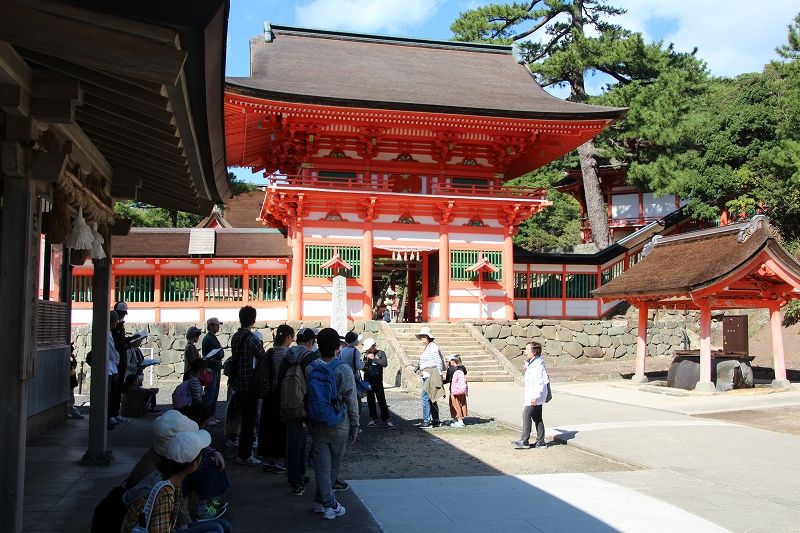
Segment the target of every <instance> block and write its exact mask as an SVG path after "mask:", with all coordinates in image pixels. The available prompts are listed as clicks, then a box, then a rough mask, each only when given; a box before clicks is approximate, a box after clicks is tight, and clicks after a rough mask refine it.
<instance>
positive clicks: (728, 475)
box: [379, 382, 800, 531]
mask: <svg viewBox="0 0 800 533" xmlns="http://www.w3.org/2000/svg"><path fill="white" fill-rule="evenodd" d="M652 387H654V386H653V385H650V386H646V387H638V386H633V385H630V384H626V383H624V382H601V383H571V384H556V385H554V387H553V390H554V393H553V401H552V402H551V403H549V404H548V405H547V406H546V407H545V416H544V419H545V423H546V425H547V428H548V434H549V435H552V436H554V437H555V438H556V439H557V440H559V441H562V442H567V443H569V444H570V445H576V446H579V447H581V448H584V449H586V450H589V451H592V452H594V453H598V454H600V455H603V456H606V457H611V458H614V459H617V460H620V461H623V462H626V463H630V464H634V465H638V466H640V467H642V470H639V471H635V472H615V473H607V474H594V475H593V477H595V478H598V479H602V480H604V481H607V482H610V483H614V484H615V485H616V486H619V487H624V488H627V489H631V490H634V491H636V492H637V493H639V494H642V495H646V496H651V497H653V498H656V499H658V500H660V501H662V502H665V503H668V504H671V505H673V506H675V507H678V508H680V509H683V510H685V511H687V512H690V513H692V514H694V515H696V516H697V517H699V518H702V519H705V520H708V521H710V522H713V523H714V524H717V525H719V526H721V527H723V528H726V529H730V530H732V531H797V524H798V523H800V499H798V498H797V494H800V477H798V476H797V472H798V471H800V437H797V436H792V435H785V434H782V433H776V432H772V431H766V430H762V429H755V428H752V427H746V426H741V425H737V424H732V423H725V422H720V421H715V420H708V419H701V418H696V417H692V416H689V415H687V414H686V413H699V412H704V413H707V412H711V411H714V410H717V411H732V410H737V409H742V408H743V406H747V408H750V409H752V408H768V407H773V406H775V407H777V406H787V405H794V406H800V388H798V387H797V386H796V385H795V388H794V389H793V390H792V391H787V392H780V393H769V394H765V393H758V394H754V393H753V392H751V393H750V396H746V395H744V394H736V393H735V394H724V395H723V394H720V395H711V396H701V395H698V394H686V395H682V396H668V395H666V394H658V393H654V392H653V391H652V390H650V389H651V388H652ZM756 392H759V391H756ZM521 398H522V388H521V387H520V386H518V385H515V384H512V383H504V384H495V383H491V384H489V383H487V384H483V383H476V384H472V385H470V398H469V402H470V409H471V410H472V411H474V412H475V413H480V414H482V415H484V416H489V415H491V416H493V417H494V418H496V419H497V420H498V421H501V422H504V423H508V424H510V425H513V426H517V427H518V426H519V425H520V420H519V417H520V412H521V405H520V403H521ZM755 406H757V407H755ZM523 453H544V454H546V453H547V452H546V451H545V450H542V451H539V450H531V451H524V452H523ZM569 501H570V503H573V504H578V505H580V500H579V499H578V500H576V499H573V498H570V500H569ZM663 520H664V518H663V517H659V519H658V520H657V521H658V522H661V521H663ZM379 521H380V519H379ZM641 526H642V528H644V529H650V528H649V527H645V526H646V524H645V523H642V524H641ZM626 529H628V528H626ZM637 529H638V528H636V527H634V528H632V529H629V530H637Z"/></svg>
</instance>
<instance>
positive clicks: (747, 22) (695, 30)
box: [611, 0, 800, 76]
mask: <svg viewBox="0 0 800 533" xmlns="http://www.w3.org/2000/svg"><path fill="white" fill-rule="evenodd" d="M611 4H612V5H615V6H618V7H622V8H625V9H627V10H628V12H627V13H626V14H624V15H621V16H619V17H616V20H617V21H618V23H619V24H621V25H622V26H623V27H625V28H628V29H631V30H634V31H641V32H642V33H644V34H645V36H646V37H647V38H648V39H654V38H657V37H659V35H650V34H648V31H647V30H648V29H652V28H653V27H654V25H657V23H658V21H659V20H664V19H668V20H672V21H673V22H674V26H673V27H672V31H669V32H667V33H666V34H665V35H664V36H663V40H664V41H665V42H674V43H675V46H676V48H677V49H678V50H681V51H690V50H691V49H692V48H694V47H695V46H696V47H697V48H698V56H699V57H700V58H701V59H703V60H705V61H706V63H708V66H709V68H710V70H711V72H712V73H713V74H715V75H718V76H735V75H737V74H741V73H743V72H756V71H760V70H761V69H762V67H763V66H764V65H765V64H766V63H768V62H769V61H771V60H773V59H775V58H776V54H775V47H777V46H779V45H781V44H784V43H785V42H786V34H787V31H786V26H787V25H788V24H789V23H790V22H791V21H792V19H793V17H794V16H795V15H796V14H797V13H798V11H800V4H798V3H797V0H770V1H769V2H765V3H764V4H760V5H756V4H753V3H752V2H745V1H744V0H734V1H731V0H703V1H702V2H698V1H697V0H670V1H664V0H615V1H612V2H611Z"/></svg>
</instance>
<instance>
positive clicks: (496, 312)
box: [484, 302, 506, 319]
mask: <svg viewBox="0 0 800 533" xmlns="http://www.w3.org/2000/svg"><path fill="white" fill-rule="evenodd" d="M484 309H485V310H486V311H488V316H490V317H491V318H495V319H504V318H505V317H506V314H505V306H504V305H503V304H502V303H500V302H487V303H486V306H485V307H484Z"/></svg>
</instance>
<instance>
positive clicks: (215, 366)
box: [201, 317, 225, 426]
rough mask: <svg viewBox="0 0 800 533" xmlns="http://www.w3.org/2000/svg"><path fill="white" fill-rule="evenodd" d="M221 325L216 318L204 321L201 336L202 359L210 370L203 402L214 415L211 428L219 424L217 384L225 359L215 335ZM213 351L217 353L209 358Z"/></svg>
mask: <svg viewBox="0 0 800 533" xmlns="http://www.w3.org/2000/svg"><path fill="white" fill-rule="evenodd" d="M221 325H222V322H220V321H219V319H218V318H217V317H211V318H209V319H208V320H206V334H205V336H203V344H202V348H201V349H202V353H203V357H205V358H206V362H207V363H208V368H209V370H211V383H210V384H209V385H208V387H206V389H205V391H204V393H203V401H204V402H206V403H207V404H209V405H210V406H211V409H212V411H211V412H212V413H214V418H212V419H211V423H210V424H209V425H211V426H213V425H214V424H217V423H219V419H218V418H216V413H217V399H218V398H219V382H220V378H221V377H222V376H221V374H222V359H223V358H224V357H225V352H224V351H223V350H222V344H221V343H220V342H219V339H218V338H217V333H219V327H220V326H221ZM214 350H219V351H217V352H215V353H214V355H212V356H211V357H209V354H210V353H211V352H213V351H214Z"/></svg>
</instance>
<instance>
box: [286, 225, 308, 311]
mask: <svg viewBox="0 0 800 533" xmlns="http://www.w3.org/2000/svg"><path fill="white" fill-rule="evenodd" d="M304 255H305V247H304V244H303V226H302V225H301V224H300V221H299V220H298V221H297V222H296V223H295V227H294V238H293V239H292V279H291V282H292V284H291V300H292V301H291V305H290V306H289V320H301V319H302V318H303V266H304V265H305V257H304Z"/></svg>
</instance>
